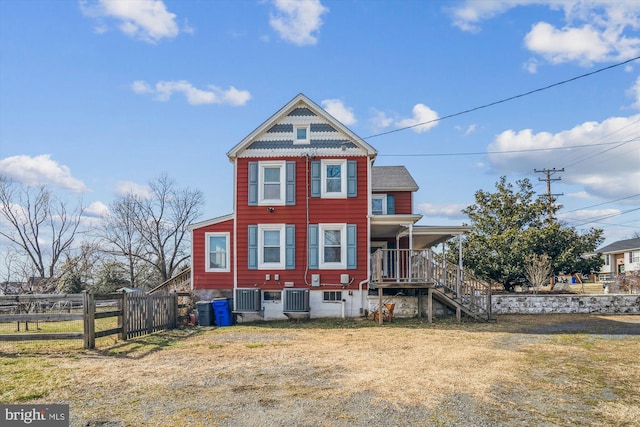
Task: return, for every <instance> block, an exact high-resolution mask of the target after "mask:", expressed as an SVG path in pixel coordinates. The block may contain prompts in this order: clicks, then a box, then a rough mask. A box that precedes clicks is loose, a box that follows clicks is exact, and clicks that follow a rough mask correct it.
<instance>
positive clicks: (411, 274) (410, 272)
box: [407, 224, 413, 281]
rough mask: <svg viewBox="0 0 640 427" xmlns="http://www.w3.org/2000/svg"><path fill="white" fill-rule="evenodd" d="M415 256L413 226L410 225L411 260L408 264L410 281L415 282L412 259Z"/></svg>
mask: <svg viewBox="0 0 640 427" xmlns="http://www.w3.org/2000/svg"><path fill="white" fill-rule="evenodd" d="M412 256H413V224H409V259H408V263H409V266H408V267H409V268H408V269H407V270H408V273H409V277H408V279H409V281H412V280H413V262H412V261H411V257H412Z"/></svg>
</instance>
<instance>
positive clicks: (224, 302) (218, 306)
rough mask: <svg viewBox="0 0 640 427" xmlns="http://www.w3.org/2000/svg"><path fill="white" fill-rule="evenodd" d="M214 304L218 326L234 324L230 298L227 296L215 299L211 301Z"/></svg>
mask: <svg viewBox="0 0 640 427" xmlns="http://www.w3.org/2000/svg"><path fill="white" fill-rule="evenodd" d="M211 305H212V306H213V313H214V314H215V318H216V325H218V326H231V325H232V324H233V313H231V306H230V305H229V300H228V299H226V298H217V299H214V300H213V301H212V303H211Z"/></svg>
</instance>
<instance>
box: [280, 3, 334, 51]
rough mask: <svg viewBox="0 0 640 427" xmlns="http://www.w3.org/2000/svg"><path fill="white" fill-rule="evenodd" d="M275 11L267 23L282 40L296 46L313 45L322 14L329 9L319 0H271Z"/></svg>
mask: <svg viewBox="0 0 640 427" xmlns="http://www.w3.org/2000/svg"><path fill="white" fill-rule="evenodd" d="M273 4H274V6H275V7H276V9H277V13H276V14H274V15H271V17H270V19H269V24H270V25H271V28H273V29H274V30H275V31H276V32H277V33H278V34H279V35H280V37H281V38H282V39H283V40H286V41H288V42H291V43H293V44H295V45H298V46H304V45H315V44H316V43H317V41H318V39H317V37H316V35H315V34H316V33H317V32H318V31H319V30H320V27H321V26H322V15H323V14H324V13H326V12H328V11H329V9H327V8H326V7H324V6H323V5H322V4H321V3H320V0H273Z"/></svg>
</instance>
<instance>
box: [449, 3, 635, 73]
mask: <svg viewBox="0 0 640 427" xmlns="http://www.w3.org/2000/svg"><path fill="white" fill-rule="evenodd" d="M532 5H536V6H546V7H548V8H550V9H552V10H562V11H563V12H564V24H562V25H560V26H556V25H553V24H551V23H549V22H537V23H533V25H532V29H531V31H530V32H529V33H528V34H527V35H526V36H525V40H524V42H525V46H526V47H527V49H529V50H531V51H532V52H533V53H535V54H537V55H540V56H541V57H542V58H545V59H546V60H547V61H549V62H551V63H554V64H557V63H563V62H577V63H579V64H582V65H590V64H592V63H595V62H607V61H620V60H625V59H630V58H633V57H635V56H637V55H638V54H640V38H639V37H637V33H634V32H632V31H633V30H637V29H638V28H640V2H638V1H637V0H616V1H610V0H589V1H584V0H495V1H472V0H467V1H466V2H464V3H462V4H461V5H460V6H457V7H454V8H451V9H450V13H451V16H452V21H453V24H454V25H455V26H457V27H459V28H460V29H462V30H463V31H470V32H477V31H479V30H480V24H481V23H482V22H483V21H486V20H489V19H491V18H493V17H495V16H497V15H499V14H502V13H506V12H507V11H509V10H510V9H512V8H515V7H523V6H532ZM525 67H526V69H528V70H529V72H531V73H535V72H536V70H537V67H538V62H537V61H536V60H531V61H529V62H528V63H527V64H526V65H525Z"/></svg>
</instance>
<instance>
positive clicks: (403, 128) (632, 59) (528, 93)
mask: <svg viewBox="0 0 640 427" xmlns="http://www.w3.org/2000/svg"><path fill="white" fill-rule="evenodd" d="M636 59H640V56H636V57H635V58H631V59H628V60H626V61H623V62H619V63H617V64H613V65H609V66H608V67H604V68H600V69H598V70H595V71H591V72H589V73H585V74H581V75H579V76H576V77H572V78H570V79H567V80H563V81H560V82H557V83H553V84H550V85H548V86H544V87H541V88H538V89H534V90H530V91H529V92H525V93H521V94H519V95H514V96H510V97H509V98H504V99H501V100H499V101H494V102H490V103H488V104H484V105H481V106H479V107H475V108H470V109H468V110H464V111H460V112H458V113H454V114H449V115H446V116H442V117H438V118H437V119H433V120H428V121H426V122H422V123H416V124H414V125H411V126H405V127H401V128H397V129H392V130H389V131H386V132H381V133H377V134H374V135H369V136H367V137H364V138H362V139H371V138H377V137H379V136H383V135H388V134H390V133H395V132H400V131H403V130H407V129H412V128H415V127H418V126H423V125H428V124H430V123H435V122H439V121H442V120H444V119H450V118H452V117H457V116H461V115H463V114H468V113H472V112H474V111H478V110H481V109H483V108H489V107H493V106H494V105H498V104H502V103H505V102H508V101H513V100H514V99H518V98H522V97H524V96H528V95H531V94H534V93H537V92H542V91H544V90H547V89H551V88H553V87H556V86H560V85H564V84H567V83H570V82H573V81H575V80H579V79H582V78H585V77H589V76H592V75H594V74H597V73H601V72H603V71H607V70H610V69H612V68H616V67H619V66H621V65H625V64H628V63H629V62H633V61H635V60H636Z"/></svg>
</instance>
